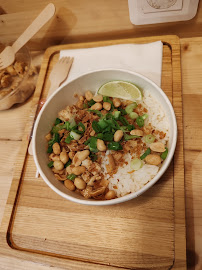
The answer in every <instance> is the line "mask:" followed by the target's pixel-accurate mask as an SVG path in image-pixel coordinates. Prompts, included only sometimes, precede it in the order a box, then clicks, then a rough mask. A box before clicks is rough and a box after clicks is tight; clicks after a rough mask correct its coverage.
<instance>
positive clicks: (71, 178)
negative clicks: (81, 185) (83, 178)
mask: <svg viewBox="0 0 202 270" xmlns="http://www.w3.org/2000/svg"><path fill="white" fill-rule="evenodd" d="M75 178H76V175H75V174H73V173H71V174H69V175H68V176H67V179H69V180H72V181H73V180H74V179H75Z"/></svg>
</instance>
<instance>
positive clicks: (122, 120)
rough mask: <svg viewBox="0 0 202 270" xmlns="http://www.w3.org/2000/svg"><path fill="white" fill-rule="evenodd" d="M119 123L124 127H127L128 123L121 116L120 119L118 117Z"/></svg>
mask: <svg viewBox="0 0 202 270" xmlns="http://www.w3.org/2000/svg"><path fill="white" fill-rule="evenodd" d="M119 121H121V123H122V124H123V125H124V126H127V125H129V123H128V121H127V120H126V118H125V117H123V116H120V117H119Z"/></svg>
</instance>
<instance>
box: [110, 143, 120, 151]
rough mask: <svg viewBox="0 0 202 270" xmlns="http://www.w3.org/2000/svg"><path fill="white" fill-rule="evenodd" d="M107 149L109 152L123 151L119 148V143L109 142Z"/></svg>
mask: <svg viewBox="0 0 202 270" xmlns="http://www.w3.org/2000/svg"><path fill="white" fill-rule="evenodd" d="M107 147H108V149H109V150H115V151H117V150H122V149H123V147H122V146H121V144H120V143H119V142H110V143H109V144H108V146H107Z"/></svg>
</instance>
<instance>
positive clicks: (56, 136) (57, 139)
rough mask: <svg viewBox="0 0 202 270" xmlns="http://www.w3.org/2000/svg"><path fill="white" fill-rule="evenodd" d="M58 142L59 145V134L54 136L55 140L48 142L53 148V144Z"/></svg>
mask: <svg viewBox="0 0 202 270" xmlns="http://www.w3.org/2000/svg"><path fill="white" fill-rule="evenodd" d="M56 142H58V143H59V142H60V136H59V134H58V133H55V134H54V135H53V138H52V139H51V140H50V141H49V142H48V145H49V146H53V144H54V143H56Z"/></svg>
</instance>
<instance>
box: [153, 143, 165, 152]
mask: <svg viewBox="0 0 202 270" xmlns="http://www.w3.org/2000/svg"><path fill="white" fill-rule="evenodd" d="M150 149H151V150H152V151H155V152H160V153H163V152H164V151H165V150H166V149H165V145H164V144H163V143H162V142H154V143H151V144H150Z"/></svg>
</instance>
